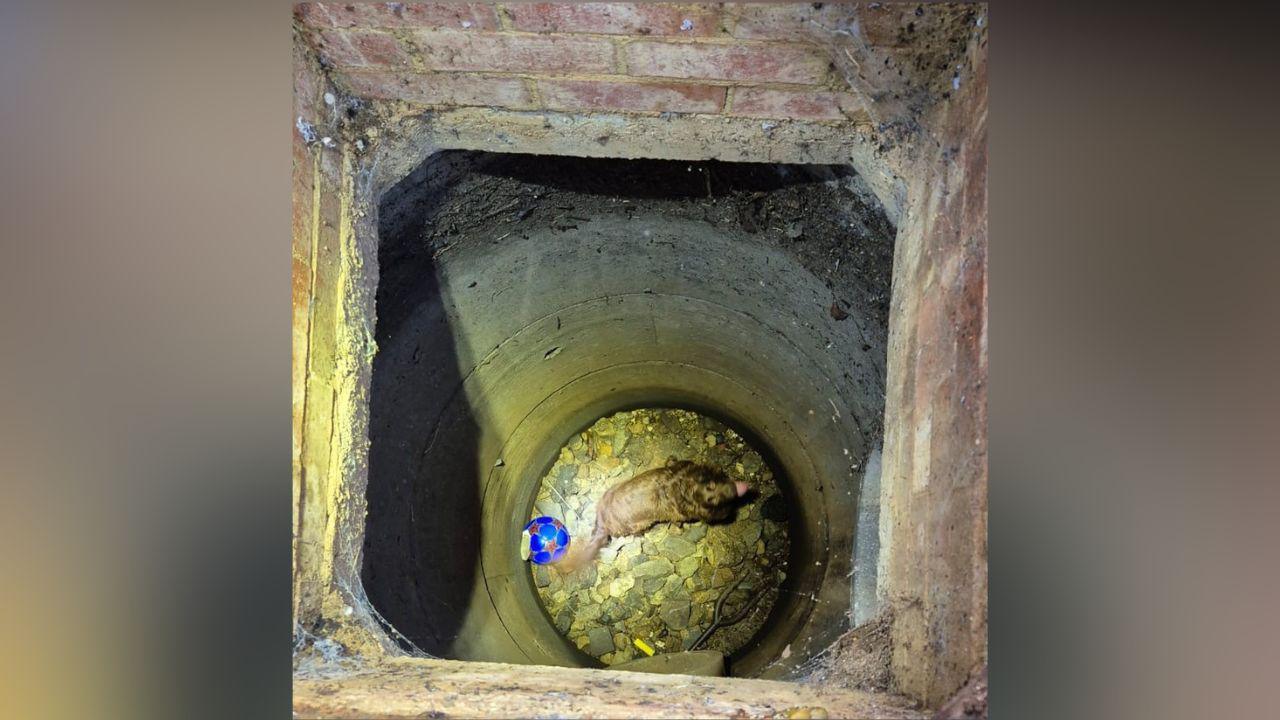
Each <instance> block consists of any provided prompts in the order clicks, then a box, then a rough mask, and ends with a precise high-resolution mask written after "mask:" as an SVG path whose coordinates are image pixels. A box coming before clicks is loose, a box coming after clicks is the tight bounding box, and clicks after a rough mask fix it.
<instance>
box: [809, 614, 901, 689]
mask: <svg viewBox="0 0 1280 720" xmlns="http://www.w3.org/2000/svg"><path fill="white" fill-rule="evenodd" d="M890 625H891V620H890V617H889V615H887V614H883V615H880V616H879V617H877V618H875V619H873V620H870V621H868V622H865V623H863V624H862V625H859V626H858V627H856V628H854V629H852V630H850V631H848V632H846V633H845V634H844V635H842V636H840V639H839V640H837V641H836V642H835V643H834V644H833V645H832V646H831V647H830V648H828V649H827V650H826V651H825V652H823V653H822V654H820V655H818V656H817V657H815V658H814V659H813V660H812V661H810V662H809V664H807V665H806V666H805V668H803V670H804V671H807V674H806V675H804V677H803V678H802V679H801V682H804V683H808V684H812V685H822V686H831V687H838V688H844V689H847V690H862V691H865V692H887V691H888V690H889V680H890V675H889V662H890V661H891V660H892V659H893V653H892V643H891V638H890V635H889V628H890Z"/></svg>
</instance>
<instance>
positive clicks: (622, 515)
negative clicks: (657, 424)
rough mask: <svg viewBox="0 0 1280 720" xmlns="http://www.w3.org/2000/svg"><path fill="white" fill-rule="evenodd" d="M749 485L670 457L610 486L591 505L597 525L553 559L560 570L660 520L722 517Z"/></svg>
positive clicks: (577, 564) (574, 567)
mask: <svg viewBox="0 0 1280 720" xmlns="http://www.w3.org/2000/svg"><path fill="white" fill-rule="evenodd" d="M750 489H751V488H750V487H749V486H748V485H747V484H746V483H744V482H738V481H734V480H730V479H729V476H728V475H726V474H725V473H724V471H723V470H720V469H719V468H713V467H708V466H706V465H699V464H697V463H694V462H690V461H688V460H676V459H675V458H671V459H670V460H668V461H667V464H666V465H665V466H663V467H660V468H655V469H653V470H647V471H645V472H642V473H640V474H639V475H635V476H634V477H632V478H631V479H629V480H624V481H623V482H621V483H619V484H617V485H614V486H613V487H611V488H609V490H608V491H607V492H605V494H604V497H602V498H600V502H599V503H597V504H596V525H595V530H594V531H593V532H592V533H591V537H590V538H589V539H588V540H587V541H586V542H585V543H582V544H581V545H571V546H570V549H569V552H568V553H567V554H566V555H565V557H564V558H563V559H562V560H561V561H560V562H559V563H558V565H559V566H560V567H561V569H563V570H564V571H565V572H573V571H574V570H577V569H578V568H580V567H582V566H584V565H586V564H587V563H588V562H590V561H591V560H592V559H594V558H595V556H596V554H597V553H599V552H600V548H602V547H604V546H605V545H606V544H607V543H608V542H609V539H610V538H613V537H618V536H621V535H636V534H639V533H642V532H644V531H645V530H648V529H649V528H650V527H652V526H653V525H655V524H656V523H660V522H694V521H698V520H701V521H704V522H705V521H718V520H727V519H728V518H729V516H730V515H731V514H732V513H733V502H734V501H735V500H737V499H738V498H740V497H742V496H743V495H746V494H747V491H749V490H750Z"/></svg>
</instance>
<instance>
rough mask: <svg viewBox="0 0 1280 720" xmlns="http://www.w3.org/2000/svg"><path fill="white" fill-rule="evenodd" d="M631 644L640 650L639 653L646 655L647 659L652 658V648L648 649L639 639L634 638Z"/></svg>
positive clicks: (646, 644)
mask: <svg viewBox="0 0 1280 720" xmlns="http://www.w3.org/2000/svg"><path fill="white" fill-rule="evenodd" d="M632 642H634V643H635V644H636V647H638V648H640V652H642V653H644V654H645V655H648V656H649V657H653V648H651V647H649V643H647V642H645V641H643V640H641V639H640V638H636V639H635V640H633V641H632Z"/></svg>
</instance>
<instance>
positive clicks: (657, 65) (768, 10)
mask: <svg viewBox="0 0 1280 720" xmlns="http://www.w3.org/2000/svg"><path fill="white" fill-rule="evenodd" d="M295 15H296V17H297V19H298V21H299V23H300V25H301V26H302V27H303V28H304V29H305V31H306V32H307V33H308V35H309V38H310V42H311V43H312V44H313V45H314V47H315V48H316V49H317V51H318V53H319V55H320V57H321V59H322V62H324V63H325V64H326V66H327V69H328V71H329V73H330V74H331V76H332V77H333V79H334V81H335V82H336V83H337V84H338V85H339V86H340V87H342V88H343V89H344V90H346V91H347V92H350V93H351V94H353V95H356V96H359V97H364V98H370V99H385V100H391V99H396V100H404V101H407V102H409V103H412V104H415V105H422V106H427V107H444V108H447V107H459V106H482V107H493V108H503V109H511V110H552V111H563V112H615V113H617V112H621V113H641V114H660V113H682V114H699V115H724V116H730V117H745V118H761V119H770V118H774V119H796V120H808V121H814V122H829V121H847V120H854V121H858V120H865V119H866V118H867V117H868V113H867V103H868V101H867V98H866V95H865V94H864V93H860V92H859V91H858V90H857V89H856V88H854V87H851V86H850V84H849V73H848V72H847V69H846V68H845V67H844V66H845V65H847V64H848V63H847V62H845V63H844V64H843V65H842V64H841V63H838V62H833V60H840V59H843V58H844V54H841V55H840V56H839V57H836V54H835V53H834V52H833V48H832V46H831V43H830V40H831V39H832V38H835V37H838V36H840V35H839V33H841V32H843V33H844V37H853V38H855V39H856V40H858V41H859V42H863V44H864V46H865V42H871V43H880V44H882V45H884V46H886V47H892V46H893V45H894V44H895V43H897V42H898V40H897V34H896V29H897V28H898V27H899V26H900V25H904V24H905V21H903V19H902V12H901V11H899V10H888V9H885V8H883V7H882V6H881V7H877V8H875V9H871V8H868V7H861V6H858V5H852V4H823V3H792V4H785V5H777V4H769V5H751V4H736V3H731V4H711V3H706V4H671V3H653V4H641V3H576V4H575V3H511V4H490V3H459V4H435V3H432V4H413V3H375V4H339V3H303V4H300V5H298V6H296V8H295ZM864 28H865V32H864V30H863V29H864ZM864 41H865V42H864Z"/></svg>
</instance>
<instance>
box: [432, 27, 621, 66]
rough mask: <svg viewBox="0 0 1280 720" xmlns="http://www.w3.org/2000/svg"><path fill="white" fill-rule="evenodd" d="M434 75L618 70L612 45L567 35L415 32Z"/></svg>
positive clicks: (606, 42) (442, 31) (601, 40)
mask: <svg viewBox="0 0 1280 720" xmlns="http://www.w3.org/2000/svg"><path fill="white" fill-rule="evenodd" d="M412 37H413V41H414V43H415V44H416V45H417V47H418V51H419V53H420V55H421V57H422V59H423V62H425V63H426V66H427V67H428V68H429V69H431V70H491V71H495V72H529V73H547V74H553V75H556V74H566V73H607V72H612V71H613V43H611V42H610V41H608V40H604V39H599V38H585V37H573V36H566V35H545V36H544V35H488V34H474V33H462V32H452V31H446V30H419V31H414V32H413V33H412Z"/></svg>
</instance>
